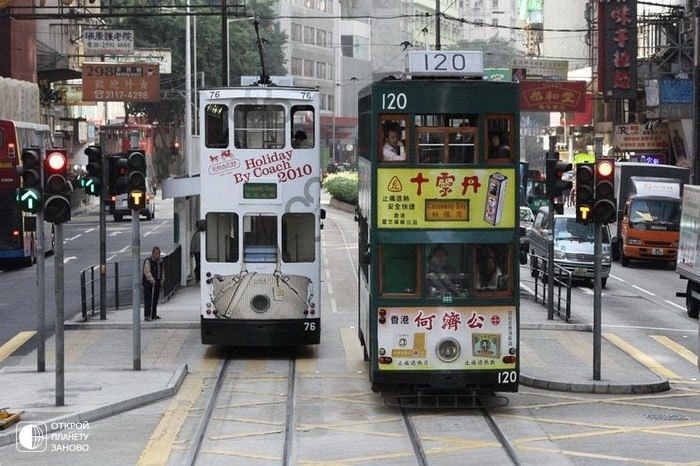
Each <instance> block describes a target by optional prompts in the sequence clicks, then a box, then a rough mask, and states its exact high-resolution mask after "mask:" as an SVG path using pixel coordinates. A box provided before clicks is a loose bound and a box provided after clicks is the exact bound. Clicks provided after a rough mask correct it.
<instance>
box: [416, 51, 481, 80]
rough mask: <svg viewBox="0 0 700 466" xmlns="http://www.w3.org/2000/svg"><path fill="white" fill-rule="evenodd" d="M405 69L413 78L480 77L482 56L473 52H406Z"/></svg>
mask: <svg viewBox="0 0 700 466" xmlns="http://www.w3.org/2000/svg"><path fill="white" fill-rule="evenodd" d="M406 68H407V69H408V72H409V73H410V74H412V75H414V76H421V75H423V76H437V75H441V76H481V75H483V73H484V55H483V53H482V52H474V51H469V52H442V51H437V50H424V51H419V52H408V54H407V55H406Z"/></svg>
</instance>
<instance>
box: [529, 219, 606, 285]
mask: <svg viewBox="0 0 700 466" xmlns="http://www.w3.org/2000/svg"><path fill="white" fill-rule="evenodd" d="M594 228H595V225H594V224H592V223H590V224H588V225H585V224H583V223H576V215H575V214H564V215H554V225H553V227H552V225H550V224H549V208H547V207H542V208H540V210H539V211H538V212H537V215H536V216H535V223H534V224H533V225H532V229H531V230H530V232H529V237H530V265H531V266H532V271H531V273H532V276H533V277H534V276H537V275H538V273H537V271H538V270H540V269H542V268H544V267H545V264H544V263H539V259H538V257H539V258H542V257H545V258H546V257H547V237H548V236H549V235H550V234H552V232H553V235H554V263H555V264H556V265H559V266H561V267H563V268H564V269H566V270H568V271H569V272H571V277H572V278H573V279H574V280H591V281H592V280H593V279H594V278H595V273H594V264H593V253H594V235H595V230H594ZM601 251H602V254H603V257H602V260H601V269H602V277H601V284H602V286H603V288H605V284H606V283H607V281H608V276H609V275H610V264H611V259H610V230H609V229H608V226H607V225H603V238H602V244H601Z"/></svg>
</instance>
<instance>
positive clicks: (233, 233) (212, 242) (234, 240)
mask: <svg viewBox="0 0 700 466" xmlns="http://www.w3.org/2000/svg"><path fill="white" fill-rule="evenodd" d="M206 225H207V226H206V230H205V235H204V238H205V241H204V244H205V257H206V260H207V261H208V262H237V261H238V214H234V213H231V212H209V213H208V214H207V216H206Z"/></svg>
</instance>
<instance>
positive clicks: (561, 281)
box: [530, 254, 572, 322]
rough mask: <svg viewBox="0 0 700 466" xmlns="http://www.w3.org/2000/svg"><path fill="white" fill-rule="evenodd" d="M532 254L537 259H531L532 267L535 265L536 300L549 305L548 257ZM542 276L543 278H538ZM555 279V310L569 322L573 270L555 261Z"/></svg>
mask: <svg viewBox="0 0 700 466" xmlns="http://www.w3.org/2000/svg"><path fill="white" fill-rule="evenodd" d="M532 256H534V257H535V259H536V260H534V261H533V260H532V259H531V260H530V264H531V265H530V267H535V269H534V271H535V302H542V304H543V305H544V306H547V304H548V300H547V280H548V279H549V277H547V258H546V257H542V256H537V255H534V254H533V255H532ZM532 264H534V265H532ZM540 277H542V280H538V278H540ZM553 280H554V282H553V284H554V292H553V295H554V306H553V307H554V312H556V313H557V315H558V316H559V317H563V318H564V320H565V321H566V322H568V321H569V318H570V317H571V283H572V278H571V271H569V270H566V269H565V268H564V267H562V266H560V265H557V264H556V263H555V264H554V277H553ZM540 290H541V291H540ZM540 300H541V301H540ZM562 313H563V315H562Z"/></svg>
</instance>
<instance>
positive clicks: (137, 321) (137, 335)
mask: <svg viewBox="0 0 700 466" xmlns="http://www.w3.org/2000/svg"><path fill="white" fill-rule="evenodd" d="M139 235H140V228H139V211H138V210H132V211H131V260H132V261H133V263H134V273H133V275H134V277H133V289H132V294H131V302H132V303H133V305H132V316H131V317H132V321H133V325H132V326H131V327H132V329H133V335H132V341H133V348H132V352H133V358H134V370H135V371H139V370H141V312H140V309H141V275H142V274H143V271H142V270H141V240H140V236H139Z"/></svg>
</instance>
